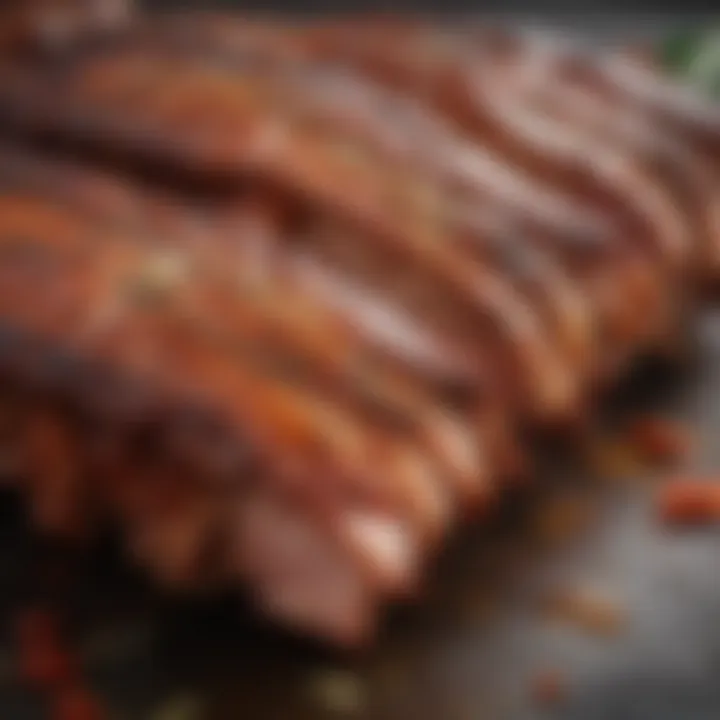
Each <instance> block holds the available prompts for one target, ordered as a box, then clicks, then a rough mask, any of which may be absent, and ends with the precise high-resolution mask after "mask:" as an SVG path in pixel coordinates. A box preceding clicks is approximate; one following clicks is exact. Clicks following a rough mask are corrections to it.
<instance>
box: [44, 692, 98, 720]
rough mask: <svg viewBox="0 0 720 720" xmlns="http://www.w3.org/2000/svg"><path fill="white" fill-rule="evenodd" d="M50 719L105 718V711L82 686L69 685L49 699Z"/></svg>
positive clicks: (80, 719) (90, 719) (83, 719)
mask: <svg viewBox="0 0 720 720" xmlns="http://www.w3.org/2000/svg"><path fill="white" fill-rule="evenodd" d="M51 708H52V709H51V712H50V718H51V720H106V718H107V716H108V715H107V713H106V712H105V710H104V709H103V707H102V705H101V704H100V702H99V701H98V700H97V698H96V697H95V696H94V695H93V694H92V693H91V692H90V691H89V690H86V689H85V688H83V687H77V686H70V687H67V688H64V689H63V690H61V691H60V692H59V693H58V694H57V695H56V696H55V697H54V698H53V699H52V701H51Z"/></svg>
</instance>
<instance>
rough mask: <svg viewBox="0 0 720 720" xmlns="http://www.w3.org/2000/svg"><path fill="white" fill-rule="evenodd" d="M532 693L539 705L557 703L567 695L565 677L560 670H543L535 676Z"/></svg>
mask: <svg viewBox="0 0 720 720" xmlns="http://www.w3.org/2000/svg"><path fill="white" fill-rule="evenodd" d="M531 693H532V697H533V699H534V700H535V702H536V703H538V704H539V705H544V706H547V705H557V704H558V703H561V702H562V701H563V700H564V699H565V697H566V696H567V683H566V681H565V677H564V676H563V675H562V673H560V672H559V671H558V670H543V671H542V672H539V673H538V674H537V675H536V676H535V677H534V678H533V680H532V687H531Z"/></svg>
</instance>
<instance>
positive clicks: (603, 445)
mask: <svg viewBox="0 0 720 720" xmlns="http://www.w3.org/2000/svg"><path fill="white" fill-rule="evenodd" d="M588 455H589V464H590V466H591V467H592V468H593V470H594V471H595V472H596V473H597V474H599V475H600V476H601V477H602V478H603V479H606V480H629V479H631V478H634V477H637V476H639V475H643V474H644V473H645V472H646V471H647V467H646V466H645V464H644V463H643V461H642V458H641V457H640V456H639V455H638V453H637V451H636V448H634V447H633V446H632V445H631V443H629V442H627V441H623V440H620V439H617V438H601V439H599V440H595V441H593V442H592V443H591V444H590V446H589V448H588Z"/></svg>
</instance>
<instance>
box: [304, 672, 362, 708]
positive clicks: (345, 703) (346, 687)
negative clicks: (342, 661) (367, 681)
mask: <svg viewBox="0 0 720 720" xmlns="http://www.w3.org/2000/svg"><path fill="white" fill-rule="evenodd" d="M310 685H311V693H312V695H313V697H314V698H315V699H316V700H317V701H318V702H319V703H320V704H321V705H322V706H323V708H325V709H326V710H329V711H330V712H336V713H342V714H354V713H358V712H360V711H361V710H362V708H363V706H364V704H365V691H364V690H365V689H364V687H363V684H362V681H361V680H360V678H359V677H358V676H357V675H355V674H354V673H351V672H343V671H339V670H325V671H321V672H319V673H317V674H316V675H315V676H314V677H313V678H312V680H311V684H310Z"/></svg>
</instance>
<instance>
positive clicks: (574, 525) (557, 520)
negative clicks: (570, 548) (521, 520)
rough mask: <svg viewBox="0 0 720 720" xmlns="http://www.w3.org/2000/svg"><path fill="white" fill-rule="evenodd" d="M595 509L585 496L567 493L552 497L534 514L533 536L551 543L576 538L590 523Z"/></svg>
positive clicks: (554, 543) (555, 543)
mask: <svg viewBox="0 0 720 720" xmlns="http://www.w3.org/2000/svg"><path fill="white" fill-rule="evenodd" d="M593 511H594V507H593V504H592V503H591V502H590V500H589V499H588V498H585V497H578V496H576V495H575V496H567V495H566V496H562V497H556V498H553V499H550V500H548V501H546V502H544V503H543V504H542V505H541V506H540V507H539V508H538V510H537V511H536V513H535V515H534V518H533V522H532V531H533V536H534V538H535V539H537V540H539V541H541V542H543V543H547V544H551V545H558V544H560V543H563V542H566V541H568V540H571V539H574V538H576V537H577V536H578V535H579V534H580V533H581V532H582V531H583V530H585V528H586V527H587V526H588V525H589V524H590V522H591V520H592V518H593Z"/></svg>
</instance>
